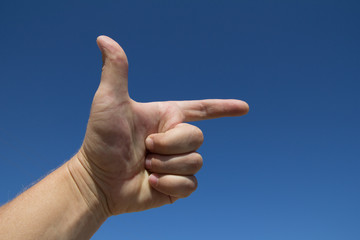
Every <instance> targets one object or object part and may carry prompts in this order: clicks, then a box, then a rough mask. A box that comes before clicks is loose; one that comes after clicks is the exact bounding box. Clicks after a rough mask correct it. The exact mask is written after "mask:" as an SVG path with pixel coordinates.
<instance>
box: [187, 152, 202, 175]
mask: <svg viewBox="0 0 360 240" xmlns="http://www.w3.org/2000/svg"><path fill="white" fill-rule="evenodd" d="M189 166H190V168H191V169H193V170H195V171H199V170H200V169H201V168H202V166H203V158H202V157H201V155H200V154H199V153H193V154H191V156H190V158H189Z"/></svg>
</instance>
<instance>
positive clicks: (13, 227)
mask: <svg viewBox="0 0 360 240" xmlns="http://www.w3.org/2000/svg"><path fill="white" fill-rule="evenodd" d="M97 43H98V46H99V48H100V50H101V52H102V55H103V68H102V75H101V82H100V85H99V88H98V90H97V92H96V94H95V96H94V99H93V103H92V107H91V113H90V118H89V122H88V126H87V130H86V135H85V139H84V142H83V144H82V147H81V149H80V150H79V152H78V153H77V154H76V155H75V156H74V157H73V158H72V159H70V160H69V161H68V162H66V163H65V164H64V165H63V166H61V167H60V168H59V169H57V170H55V171H54V172H53V173H51V174H50V175H49V176H47V177H46V178H44V179H43V180H42V181H41V182H39V183H38V184H36V185H35V186H33V187H32V188H30V189H29V190H28V191H26V192H24V193H23V194H21V195H20V196H19V197H17V198H16V199H15V200H13V201H12V202H10V203H8V204H6V205H5V206H3V207H1V208H0V219H6V221H1V223H0V238H1V239H24V236H26V239H89V238H90V237H91V235H92V234H93V233H94V232H95V231H96V230H97V229H98V228H99V227H100V226H101V224H102V223H103V222H104V221H105V220H106V218H108V217H110V216H112V215H118V214H122V213H128V212H136V211H143V210H146V209H150V208H155V207H160V206H162V205H165V204H169V203H173V202H175V201H176V200H178V199H179V198H184V197H187V196H189V195H190V194H191V193H192V192H193V191H194V190H195V189H196V187H197V181H196V177H195V176H194V175H195V173H196V172H197V171H198V170H199V169H200V168H201V166H202V161H203V160H202V158H201V155H200V154H199V153H197V152H196V150H197V149H198V148H199V147H200V145H201V144H202V142H203V134H202V132H201V130H200V129H199V128H197V127H195V126H193V125H190V124H188V123H185V122H190V121H199V120H205V119H211V118H218V117H227V116H241V115H244V114H246V113H247V112H248V110H249V107H248V105H247V104H246V103H245V102H243V101H240V100H217V99H213V100H199V101H178V102H174V101H169V102H151V103H139V102H136V101H134V100H132V99H131V98H130V96H129V94H128V88H127V81H128V61H127V58H126V55H125V53H124V51H123V50H122V48H121V47H120V46H119V45H118V44H117V43H116V42H115V41H114V40H112V39H110V38H108V37H106V36H100V37H99V38H98V39H97ZM34 214H35V215H36V216H37V217H36V218H34V217H33V216H34ZM19 218H21V219H22V220H21V221H19V220H18V219H19ZM54 225H55V226H56V228H51V226H54ZM51 229H54V231H52V230H51ZM55 230H56V231H55Z"/></svg>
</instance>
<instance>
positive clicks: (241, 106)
mask: <svg viewBox="0 0 360 240" xmlns="http://www.w3.org/2000/svg"><path fill="white" fill-rule="evenodd" d="M176 103H177V105H178V106H179V107H180V109H181V111H182V113H183V114H184V118H185V119H184V121H185V122H191V121H200V120H206V119H213V118H221V117H235V116H241V115H245V114H247V113H248V112H249V105H248V104H247V103H246V102H244V101H241V100H235V99H226V100H225V99H206V100H194V101H179V102H176Z"/></svg>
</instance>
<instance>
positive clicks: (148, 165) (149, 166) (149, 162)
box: [145, 157, 151, 169]
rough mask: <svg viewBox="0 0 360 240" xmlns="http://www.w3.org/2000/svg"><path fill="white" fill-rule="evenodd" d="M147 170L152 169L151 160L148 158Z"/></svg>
mask: <svg viewBox="0 0 360 240" xmlns="http://www.w3.org/2000/svg"><path fill="white" fill-rule="evenodd" d="M145 168H147V169H151V159H150V158H149V157H146V160H145Z"/></svg>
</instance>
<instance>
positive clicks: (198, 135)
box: [192, 126, 204, 146]
mask: <svg viewBox="0 0 360 240" xmlns="http://www.w3.org/2000/svg"><path fill="white" fill-rule="evenodd" d="M192 137H193V139H194V141H195V143H196V144H197V145H199V146H200V145H201V144H202V143H203V141H204V134H203V132H202V131H201V129H200V128H198V127H195V126H194V128H193V131H192Z"/></svg>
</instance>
